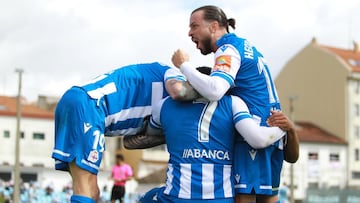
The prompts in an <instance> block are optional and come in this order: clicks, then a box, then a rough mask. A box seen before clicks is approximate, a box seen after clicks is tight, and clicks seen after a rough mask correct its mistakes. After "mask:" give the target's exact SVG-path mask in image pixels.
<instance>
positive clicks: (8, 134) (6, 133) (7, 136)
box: [4, 130, 10, 138]
mask: <svg viewBox="0 0 360 203" xmlns="http://www.w3.org/2000/svg"><path fill="white" fill-rule="evenodd" d="M4 138H10V131H9V130H4Z"/></svg>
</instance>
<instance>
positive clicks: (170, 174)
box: [164, 164, 174, 195]
mask: <svg viewBox="0 0 360 203" xmlns="http://www.w3.org/2000/svg"><path fill="white" fill-rule="evenodd" d="M173 171H174V167H173V166H172V164H168V171H167V179H166V188H165V191H164V193H165V194H167V195H168V194H170V191H171V189H172V188H173V186H172V181H173V178H174V174H173Z"/></svg>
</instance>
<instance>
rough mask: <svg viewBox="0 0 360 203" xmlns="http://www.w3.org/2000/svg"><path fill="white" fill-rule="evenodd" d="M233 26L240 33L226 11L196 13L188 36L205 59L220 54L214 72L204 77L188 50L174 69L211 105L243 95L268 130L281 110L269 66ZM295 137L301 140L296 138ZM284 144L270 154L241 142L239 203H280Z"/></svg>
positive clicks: (269, 150) (181, 53) (238, 148)
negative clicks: (273, 113) (274, 114)
mask: <svg viewBox="0 0 360 203" xmlns="http://www.w3.org/2000/svg"><path fill="white" fill-rule="evenodd" d="M229 26H231V27H232V28H234V29H235V20H234V19H227V17H226V15H225V13H224V12H223V11H222V10H221V9H220V8H218V7H216V6H203V7H200V8H197V9H195V10H194V11H193V12H192V13H191V16H190V30H189V33H188V34H189V36H190V37H191V40H192V41H193V42H194V43H195V44H196V47H197V48H198V49H199V50H200V51H201V53H202V54H204V55H207V54H210V53H214V58H215V64H214V67H213V70H212V73H211V75H210V76H207V75H204V74H200V73H198V72H197V71H196V70H195V68H194V67H193V66H192V65H191V63H190V62H189V56H188V55H187V53H185V52H184V51H182V50H177V51H176V52H175V53H174V54H173V56H172V61H173V64H174V65H175V66H176V67H178V68H179V69H180V70H181V72H182V73H183V74H184V75H185V76H186V78H187V80H188V81H189V82H190V84H191V85H192V86H193V87H194V89H196V90H197V91H198V92H199V93H200V94H201V95H202V96H204V97H205V98H207V99H209V100H210V101H216V100H219V99H220V98H222V96H223V95H225V94H226V93H228V94H231V95H236V96H239V97H241V98H242V99H243V100H244V101H245V103H246V104H247V106H248V108H249V111H250V113H251V115H252V117H253V118H254V119H256V120H257V121H258V123H259V124H260V125H262V126H266V125H267V124H266V120H267V119H268V117H269V116H270V115H271V111H272V110H275V111H277V110H280V101H279V99H278V96H277V93H276V89H275V85H274V83H273V81H272V78H271V74H270V71H269V69H268V65H267V64H266V61H265V59H264V57H263V55H262V54H261V53H260V52H259V51H258V50H257V49H256V47H254V46H253V45H252V44H251V43H250V42H249V41H248V40H246V39H243V38H239V37H238V36H236V35H235V34H234V33H229ZM204 87H207V88H204ZM291 135H294V136H296V134H295V133H291ZM292 140H294V139H292ZM295 140H296V139H295ZM283 143H284V142H283V140H279V142H277V143H275V144H274V145H271V146H269V147H267V148H266V149H258V150H257V149H254V148H253V147H251V146H250V145H249V144H248V143H247V142H246V141H245V140H244V139H242V138H241V137H240V139H238V140H237V142H236V147H235V153H236V154H239V156H237V157H236V160H235V161H234V173H235V182H236V183H235V188H236V193H238V194H239V195H237V202H255V200H257V201H261V202H265V201H266V202H276V199H277V192H278V187H279V183H280V172H281V168H282V161H283V160H284V151H283V147H284V146H283ZM292 143H296V142H292ZM296 149H297V150H298V147H297V148H296ZM296 149H295V150H296ZM287 151H288V150H286V151H285V152H286V153H287ZM289 151H290V150H289ZM293 154H295V155H296V154H298V151H294V153H293ZM285 157H286V156H285ZM289 157H290V156H289ZM294 160H297V158H296V159H293V160H292V161H294ZM260 170H261V171H260ZM240 194H244V195H240ZM255 195H256V196H255Z"/></svg>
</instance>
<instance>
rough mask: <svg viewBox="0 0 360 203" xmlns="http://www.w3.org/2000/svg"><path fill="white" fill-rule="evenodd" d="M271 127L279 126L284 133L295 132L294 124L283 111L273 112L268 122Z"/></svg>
mask: <svg viewBox="0 0 360 203" xmlns="http://www.w3.org/2000/svg"><path fill="white" fill-rule="evenodd" d="M267 124H268V125H269V126H277V127H279V128H281V129H282V130H284V131H290V130H294V128H295V126H294V123H293V122H292V121H291V120H290V119H289V118H288V117H287V116H286V115H285V114H284V113H283V112H281V111H271V116H270V117H269V118H268V120H267Z"/></svg>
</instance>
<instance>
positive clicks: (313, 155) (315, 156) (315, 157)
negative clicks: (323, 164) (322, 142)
mask: <svg viewBox="0 0 360 203" xmlns="http://www.w3.org/2000/svg"><path fill="white" fill-rule="evenodd" d="M308 159H309V160H318V159H319V157H318V153H317V152H309V154H308Z"/></svg>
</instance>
